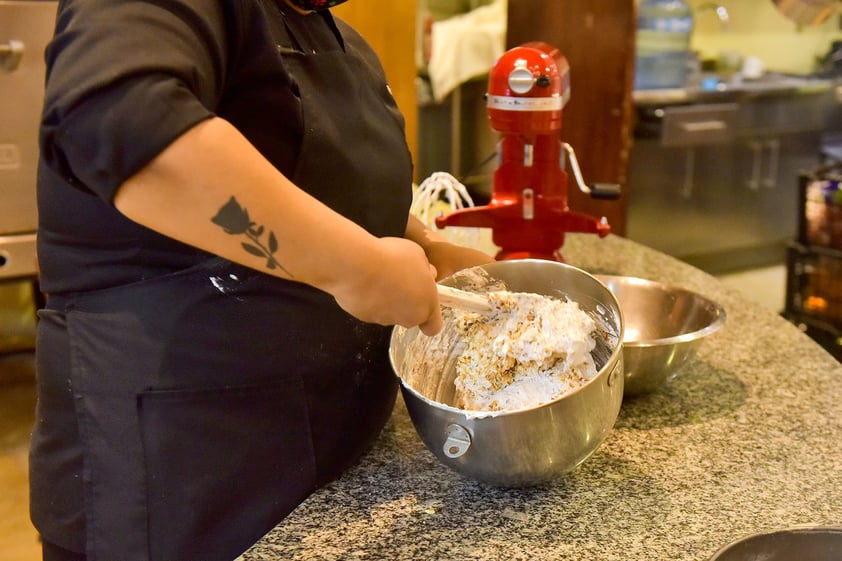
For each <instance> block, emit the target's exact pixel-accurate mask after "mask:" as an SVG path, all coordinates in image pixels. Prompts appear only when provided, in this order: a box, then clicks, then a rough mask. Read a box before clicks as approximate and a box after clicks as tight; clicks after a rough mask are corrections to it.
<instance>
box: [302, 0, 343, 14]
mask: <svg viewBox="0 0 842 561" xmlns="http://www.w3.org/2000/svg"><path fill="white" fill-rule="evenodd" d="M289 1H290V2H291V3H292V4H294V5H296V6H298V7H299V8H301V9H302V10H308V11H314V12H315V11H318V10H327V9H328V8H333V7H334V6H337V5H339V4H341V3H342V2H347V1H348V0H289Z"/></svg>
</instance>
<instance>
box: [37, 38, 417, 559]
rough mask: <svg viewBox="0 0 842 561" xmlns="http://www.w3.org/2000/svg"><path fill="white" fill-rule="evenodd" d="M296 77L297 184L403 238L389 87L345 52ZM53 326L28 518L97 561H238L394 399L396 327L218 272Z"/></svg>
mask: <svg viewBox="0 0 842 561" xmlns="http://www.w3.org/2000/svg"><path fill="white" fill-rule="evenodd" d="M340 25H341V24H340ZM342 30H343V34H352V33H353V32H351V31H350V30H348V29H346V28H345V27H344V26H342ZM353 37H354V39H355V41H356V40H357V39H358V36H356V35H354V36H353ZM346 46H347V49H348V53H349V54H351V53H352V52H353V51H354V49H356V48H357V47H355V46H354V44H353V43H352V42H349V43H347V44H346ZM349 59H350V62H349ZM285 64H286V65H287V67H288V68H289V69H290V72H291V73H292V74H293V76H294V77H295V79H296V81H297V82H298V84H299V87H300V91H301V92H302V107H303V114H304V121H305V127H306V133H305V136H304V141H303V146H302V150H301V153H300V158H299V163H298V167H297V169H296V172H295V174H294V177H293V178H292V179H293V180H294V181H295V182H296V183H297V184H298V185H301V186H305V188H306V190H308V191H309V192H311V193H312V194H314V195H315V196H317V197H318V198H320V199H321V200H323V201H324V202H326V203H327V204H329V205H330V206H331V207H333V208H334V209H336V210H338V211H339V212H341V213H342V214H344V215H346V216H348V217H349V218H351V219H353V220H355V221H356V222H358V223H360V224H362V225H363V226H364V227H366V228H367V229H369V231H371V232H372V233H374V234H376V235H378V236H385V235H392V236H401V235H403V232H404V230H405V226H406V218H407V215H408V207H409V202H410V201H409V197H410V190H409V187H410V181H411V162H410V157H409V152H408V150H407V148H406V142H405V138H404V132H403V127H402V121H401V119H400V117H399V116H398V115H396V108H395V106H394V102H393V101H392V100H390V96H389V94H388V92H386V86H385V81H384V80H383V77H382V75H380V74H379V73H378V72H377V69H376V68H375V69H372V67H370V65H369V64H368V63H366V62H364V61H363V60H362V59H361V58H357V57H349V56H347V55H346V54H344V53H342V52H341V51H340V52H327V53H323V54H312V53H310V54H307V55H304V54H291V55H288V56H287V57H286V60H285ZM349 155H350V156H351V157H349ZM355 185H356V186H363V185H364V186H365V189H362V188H352V187H349V186H355ZM386 185H390V186H391V188H389V189H385V190H384V189H383V187H384V186H386ZM396 186H399V187H398V188H397V189H396V188H395V187H396ZM313 235H318V233H317V232H314V233H313ZM280 251H281V252H282V251H283V249H282V248H281V250H280ZM38 329H39V339H38V346H37V349H36V352H37V358H38V385H39V403H38V421H37V425H36V430H35V433H34V435H33V440H32V454H31V462H30V465H31V487H32V504H31V509H32V517H33V521H34V522H35V524H36V526H37V527H38V528H39V530H40V531H41V532H42V534H43V536H44V538H45V539H46V540H48V541H50V542H52V543H55V544H57V545H59V546H62V547H64V548H66V549H69V550H72V551H82V550H84V551H85V552H86V553H87V555H88V559H89V561H115V560H117V559H119V560H120V561H148V560H156V561H196V560H198V559H201V560H202V561H217V560H218V561H230V560H231V559H233V558H235V557H236V556H237V555H239V554H240V553H242V552H243V551H244V550H245V549H247V548H248V547H249V546H251V545H252V544H253V543H254V542H256V541H257V540H258V539H260V538H261V537H262V536H263V535H264V534H265V533H266V532H267V531H268V530H270V529H271V528H272V527H273V526H274V525H275V524H277V523H278V522H279V521H280V520H281V519H282V518H283V517H284V516H285V515H286V514H288V513H289V512H290V511H291V510H292V509H294V508H295V507H296V506H297V505H298V504H299V503H300V502H301V501H302V500H304V499H305V498H306V497H307V496H308V495H309V494H310V493H311V492H312V491H313V490H315V489H316V488H318V487H319V486H320V485H323V484H324V483H326V482H328V481H330V480H332V479H334V478H336V477H337V476H339V474H341V472H342V471H343V470H344V469H346V468H347V467H348V466H349V465H351V464H352V463H353V462H355V461H356V460H357V459H358V458H359V456H360V455H361V454H362V453H363V452H364V451H365V450H366V448H367V447H368V446H369V445H370V444H371V442H372V441H373V439H374V438H375V437H376V436H377V434H378V433H379V431H380V430H381V428H382V427H383V425H384V424H385V423H386V421H387V420H388V418H389V416H390V414H391V411H392V407H393V404H394V400H395V397H396V390H397V379H396V378H395V376H394V375H393V373H392V372H391V369H390V366H389V364H388V359H387V352H386V350H387V346H388V338H389V332H390V329H389V328H386V327H383V326H376V325H371V324H365V323H362V322H359V321H357V320H355V319H354V318H352V317H351V316H349V315H348V314H346V313H345V312H344V311H342V310H341V309H340V308H339V307H338V306H337V305H336V303H335V301H334V300H333V299H332V297H330V296H329V295H327V294H325V293H323V292H321V291H318V290H316V289H313V288H312V287H309V286H306V285H302V284H300V283H295V282H288V281H282V280H279V279H275V278H272V277H269V276H267V275H265V274H262V273H259V272H257V271H254V270H251V269H248V268H246V267H241V266H239V265H236V264H232V263H230V262H228V261H225V260H223V259H218V258H214V259H211V260H209V261H208V262H206V263H203V264H201V265H198V266H195V267H193V268H191V269H188V270H184V271H180V272H177V273H173V274H170V275H167V276H163V277H159V278H156V279H151V280H145V281H141V282H137V283H135V284H132V285H129V286H122V287H117V288H112V289H108V290H102V291H97V292H94V293H86V294H81V295H74V296H60V295H56V296H53V297H51V298H50V299H49V302H48V305H47V308H46V309H44V310H43V311H42V312H41V320H40V322H39V327H38Z"/></svg>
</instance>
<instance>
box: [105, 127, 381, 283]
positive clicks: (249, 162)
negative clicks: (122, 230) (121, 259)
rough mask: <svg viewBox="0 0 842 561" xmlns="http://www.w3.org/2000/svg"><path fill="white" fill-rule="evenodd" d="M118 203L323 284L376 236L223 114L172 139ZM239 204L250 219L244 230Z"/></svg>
mask: <svg viewBox="0 0 842 561" xmlns="http://www.w3.org/2000/svg"><path fill="white" fill-rule="evenodd" d="M115 204H116V206H117V208H118V209H119V210H120V211H121V212H123V213H124V214H126V215H127V216H128V217H129V218H131V219H132V220H134V221H136V222H138V223H140V224H143V225H145V226H147V227H149V228H151V229H153V230H156V231H158V232H161V233H163V234H165V235H167V236H169V237H172V238H174V239H177V240H179V241H182V242H185V243H187V244H190V245H193V246H196V247H199V248H201V249H204V250H206V251H209V252H211V253H214V254H217V255H221V256H223V257H225V258H227V259H230V260H231V261H235V262H237V263H241V264H243V265H246V266H249V267H253V268H255V269H259V270H263V271H265V272H267V273H269V274H272V275H275V276H279V277H284V278H289V279H294V280H298V281H300V282H304V283H307V284H311V285H314V286H317V287H319V288H324V289H329V288H330V286H331V284H332V282H333V281H334V278H333V277H334V276H335V275H336V274H337V272H338V271H342V270H343V268H344V270H346V271H347V270H348V269H347V267H349V266H351V264H349V263H347V262H346V260H347V259H348V256H349V248H353V249H355V250H356V251H358V252H372V251H374V247H375V242H376V240H375V238H374V237H373V236H371V235H370V234H368V232H366V231H365V230H364V229H362V228H361V227H359V226H358V225H356V224H354V223H353V222H351V221H350V220H347V219H346V218H344V217H343V216H341V215H339V214H337V213H336V212H334V211H333V210H331V209H330V208H328V207H327V206H325V205H324V204H322V203H321V202H319V201H317V200H316V199H314V198H313V197H311V196H310V195H308V194H307V193H305V192H304V191H302V190H300V189H298V188H297V187H296V186H295V185H293V184H292V183H291V182H290V181H289V180H288V179H287V178H286V177H284V176H283V175H282V174H280V173H279V172H278V171H277V170H276V169H275V168H274V167H273V166H272V165H271V164H270V163H269V162H268V161H266V160H265V159H264V158H263V157H262V156H261V155H260V154H259V153H258V152H257V150H255V149H254V148H253V147H252V146H251V144H250V143H248V142H247V141H246V139H245V138H243V137H242V136H241V135H240V133H239V132H238V131H237V130H236V129H234V128H233V127H232V126H231V125H230V124H228V123H227V122H226V121H224V120H222V119H212V120H209V121H205V122H204V123H201V124H199V125H197V126H196V127H194V128H193V129H192V130H190V131H188V132H187V133H185V134H184V135H183V136H182V137H181V138H179V139H177V140H176V141H175V142H174V143H173V144H172V145H171V146H169V147H168V148H167V149H166V150H164V152H162V153H161V154H160V155H159V156H158V157H157V158H156V159H155V160H153V161H152V162H151V163H150V164H149V165H148V166H147V167H145V168H144V169H143V170H141V171H140V172H139V173H137V174H135V175H134V176H133V177H132V178H130V179H129V180H128V181H126V182H125V183H124V184H123V186H122V187H121V188H120V190H119V191H118V193H117V197H116V198H115ZM238 209H240V210H241V211H242V213H247V216H248V221H249V222H250V223H251V224H249V225H248V228H247V229H246V230H245V231H244V229H243V228H242V224H241V223H238V220H237V219H238V218H240V219H242V218H243V215H242V213H238ZM238 214H239V216H238ZM258 234H259V235H258ZM243 244H246V245H248V246H249V247H250V248H251V251H250V250H249V249H246V247H245V246H244V245H243ZM253 248H258V249H259V250H263V252H264V255H262V256H261V255H258V254H257V253H258V252H257V251H254V249H253Z"/></svg>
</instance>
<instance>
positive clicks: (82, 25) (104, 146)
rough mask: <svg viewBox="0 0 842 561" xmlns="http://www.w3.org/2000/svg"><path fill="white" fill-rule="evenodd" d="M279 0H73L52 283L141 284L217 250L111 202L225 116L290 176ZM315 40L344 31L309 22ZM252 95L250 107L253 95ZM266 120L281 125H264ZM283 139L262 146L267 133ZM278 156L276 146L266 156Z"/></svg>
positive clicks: (52, 205) (41, 186) (53, 95)
mask: <svg viewBox="0 0 842 561" xmlns="http://www.w3.org/2000/svg"><path fill="white" fill-rule="evenodd" d="M278 6H279V4H278V2H277V1H275V0H168V1H167V2H154V1H138V0H64V1H62V2H60V4H59V11H58V16H57V21H56V34H55V37H54V39H53V41H52V42H51V44H50V45H49V47H48V49H47V52H46V62H47V82H46V93H45V104H44V111H43V118H42V123H41V140H40V143H41V161H40V165H39V178H38V198H39V205H38V209H39V210H38V212H39V234H38V245H39V248H38V251H39V264H40V268H41V286H42V288H43V289H44V290H45V292H48V293H60V292H73V291H78V290H91V289H97V288H104V287H108V286H114V285H118V284H124V283H128V282H134V281H137V280H141V279H144V278H149V277H152V276H156V275H159V274H165V273H167V272H171V271H175V270H179V269H180V268H184V267H188V266H190V265H192V264H194V263H197V262H199V261H200V260H202V259H207V258H208V257H209V256H208V255H207V254H205V253H204V252H202V251H200V250H198V249H195V248H192V247H189V246H186V245H184V244H181V243H180V242H177V241H175V240H172V239H169V238H166V237H164V236H162V235H160V234H157V233H155V232H153V231H151V230H149V229H146V228H144V227H142V226H140V225H138V224H136V223H134V222H132V221H130V220H128V219H127V218H125V217H124V216H123V215H122V214H120V213H119V212H118V211H117V210H116V209H115V208H114V207H113V204H112V201H113V198H114V195H115V193H116V191H117V189H118V188H119V187H120V185H121V184H122V183H123V182H124V181H125V180H126V179H127V178H128V177H130V176H131V175H133V174H134V173H136V172H137V171H138V170H140V169H141V168H142V167H143V166H144V165H146V164H147V163H148V162H149V161H150V160H151V159H153V158H154V157H155V156H156V155H157V154H159V153H160V152H161V151H162V150H163V149H165V148H166V147H167V146H168V145H169V144H170V143H171V142H172V141H173V140H175V139H176V138H177V137H178V136H179V135H181V134H182V133H184V132H185V131H187V130H188V129H189V128H191V127H192V126H194V125H195V124H197V123H199V122H201V121H202V120H204V119H207V118H210V117H212V116H214V115H219V116H221V117H223V118H227V119H229V120H230V121H232V122H233V123H234V124H235V126H238V127H239V128H241V130H242V129H243V128H245V129H248V127H249V126H254V127H255V128H254V130H253V131H252V132H253V133H254V134H253V135H250V134H249V132H248V131H247V130H246V131H244V132H245V133H246V136H247V137H250V139H251V140H252V141H253V142H254V143H255V145H256V146H258V149H259V150H261V151H262V152H264V154H265V155H266V156H267V157H268V158H269V159H270V161H272V162H273V163H274V164H275V165H276V166H277V167H278V168H279V169H280V170H281V171H282V172H284V173H288V172H289V171H290V170H291V166H292V165H294V161H295V156H296V154H297V150H298V149H299V144H300V140H301V127H302V123H301V115H300V107H299V105H298V100H297V98H296V97H295V95H294V93H293V91H292V90H293V88H292V80H291V78H290V77H289V76H288V74H287V73H286V72H285V70H284V68H283V65H282V63H281V62H280V57H278V56H277V45H276V37H274V36H273V33H272V31H271V27H272V26H271V25H270V24H269V23H267V22H268V21H270V20H271V19H272V18H275V19H277V18H278V17H280V16H279V7H278ZM308 25H312V26H313V27H314V29H316V35H317V37H322V40H324V41H332V42H333V45H336V44H337V37H335V36H334V32H333V31H332V30H333V29H334V28H333V27H332V26H329V25H327V23H326V20H324V19H323V18H319V17H314V18H308ZM244 100H245V101H244ZM267 116H271V119H272V120H273V121H272V122H271V124H270V126H271V127H272V130H271V133H269V132H266V131H265V130H262V131H261V130H260V128H259V127H258V126H257V125H255V123H261V120H263V121H264V124H265V120H266V118H267ZM258 134H262V135H263V137H270V136H271V138H272V145H271V146H269V145H268V144H265V143H264V145H263V146H261V145H260V139H259V138H255V136H256V135H258ZM268 152H271V153H268Z"/></svg>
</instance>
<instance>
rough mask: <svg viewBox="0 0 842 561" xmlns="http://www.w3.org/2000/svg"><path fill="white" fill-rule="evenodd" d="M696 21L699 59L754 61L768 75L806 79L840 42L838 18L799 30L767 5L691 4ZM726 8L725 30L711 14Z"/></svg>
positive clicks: (741, 1)
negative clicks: (730, 56) (726, 55)
mask: <svg viewBox="0 0 842 561" xmlns="http://www.w3.org/2000/svg"><path fill="white" fill-rule="evenodd" d="M691 5H692V6H693V8H694V10H695V12H696V15H695V31H694V33H693V40H692V47H693V50H695V51H697V52H698V53H699V54H700V57H701V59H703V60H704V59H713V60H716V59H717V57H718V55H719V54H720V53H722V52H727V51H734V52H737V53H739V54H740V55H742V57H747V56H757V57H760V59H761V60H763V62H764V63H765V66H766V68H767V69H768V70H771V71H776V72H785V73H795V74H806V73H810V72H813V71H814V70H815V69H816V61H817V58H821V57H823V56H824V55H825V54H827V52H828V50H829V49H830V45H831V43H832V42H833V41H839V40H842V30H840V24H841V23H842V20H840V16H839V15H837V16H834V17H831V18H830V19H828V20H827V21H825V22H824V23H823V24H821V25H818V26H807V27H804V26H799V25H797V24H796V23H794V22H792V21H790V20H788V19H787V18H786V17H784V15H783V14H781V13H780V12H779V11H778V9H777V8H776V7H775V5H774V4H773V3H772V1H771V0H730V1H729V0H725V1H722V2H718V3H713V2H691ZM716 5H721V6H724V7H725V8H726V9H727V10H728V13H729V16H730V23H729V24H728V26H727V27H725V26H723V24H722V22H721V21H720V20H719V19H718V18H717V16H716V13H715V11H714V10H713V9H712V8H713V7H714V6H716Z"/></svg>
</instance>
